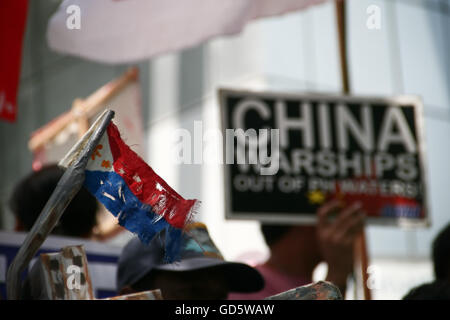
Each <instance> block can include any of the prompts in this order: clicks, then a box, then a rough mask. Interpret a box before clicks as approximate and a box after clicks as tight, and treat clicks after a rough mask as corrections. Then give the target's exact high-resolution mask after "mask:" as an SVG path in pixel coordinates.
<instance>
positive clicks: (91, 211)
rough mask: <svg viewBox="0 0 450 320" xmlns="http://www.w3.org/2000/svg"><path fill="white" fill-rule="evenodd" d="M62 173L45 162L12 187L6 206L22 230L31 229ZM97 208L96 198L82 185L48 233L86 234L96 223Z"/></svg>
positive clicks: (55, 166) (59, 169)
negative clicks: (8, 206) (51, 230)
mask: <svg viewBox="0 0 450 320" xmlns="http://www.w3.org/2000/svg"><path fill="white" fill-rule="evenodd" d="M63 174H64V170H63V169H62V168H60V167H58V166H57V165H48V166H45V167H43V168H42V169H41V170H39V171H36V172H32V173H30V174H29V175H28V176H26V177H25V178H24V179H22V180H21V181H20V182H19V183H18V184H17V186H16V187H15V188H14V191H13V193H12V196H11V198H10V202H9V204H10V208H11V210H12V211H13V213H14V215H15V216H16V217H17V219H18V220H19V221H20V223H21V224H22V225H23V227H24V228H25V230H26V231H29V230H30V229H31V227H32V226H33V224H34V222H35V221H36V220H37V218H38V217H39V214H40V213H41V211H42V209H43V208H44V206H45V204H46V203H47V200H48V199H49V198H50V196H51V194H52V193H53V191H54V190H55V188H56V185H57V184H58V181H59V179H60V178H61V177H62V175H63ZM97 209H98V205H97V200H96V199H95V198H94V197H93V196H92V195H91V194H90V193H89V191H87V190H86V189H85V188H84V187H82V188H81V189H80V191H79V192H78V193H77V194H76V195H75V197H74V198H73V199H72V201H71V202H70V204H69V205H68V207H67V208H66V210H65V211H64V213H63V215H62V216H61V218H60V220H59V223H58V224H57V225H56V227H55V228H54V229H53V232H52V233H53V234H59V235H66V236H73V237H84V236H86V235H88V234H90V233H91V232H92V229H93V228H94V226H95V225H96V224H97Z"/></svg>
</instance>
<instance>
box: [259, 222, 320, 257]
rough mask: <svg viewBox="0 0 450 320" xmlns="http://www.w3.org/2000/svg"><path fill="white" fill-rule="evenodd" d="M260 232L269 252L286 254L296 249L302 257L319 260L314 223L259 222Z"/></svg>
mask: <svg viewBox="0 0 450 320" xmlns="http://www.w3.org/2000/svg"><path fill="white" fill-rule="evenodd" d="M261 232H262V234H263V237H264V240H265V242H266V244H267V246H268V247H269V248H270V251H271V254H274V253H275V251H278V252H279V251H281V250H283V251H285V252H286V253H287V254H289V253H292V252H293V251H296V253H298V254H300V255H301V256H302V257H303V258H306V256H308V257H309V258H310V259H311V262H312V263H313V264H314V263H318V262H320V259H321V256H320V250H319V249H318V243H317V228H316V226H315V225H282V224H269V223H262V224H261Z"/></svg>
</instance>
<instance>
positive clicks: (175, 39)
mask: <svg viewBox="0 0 450 320" xmlns="http://www.w3.org/2000/svg"><path fill="white" fill-rule="evenodd" d="M324 1H326V0H95V1H92V0H65V1H64V2H63V3H62V4H61V6H60V7H59V9H58V10H57V12H56V13H55V14H54V15H53V16H52V17H51V19H50V21H49V24H48V30H47V40H48V44H49V46H50V48H52V49H53V50H55V51H57V52H60V53H65V54H70V55H76V56H80V57H84V58H87V59H90V60H95V61H100V62H106V63H127V62H135V61H139V60H143V59H147V58H150V57H152V56H155V55H158V54H162V53H167V52H170V51H175V50H181V49H184V48H186V47H191V46H194V45H196V44H199V43H201V42H203V41H206V40H208V39H210V38H212V37H214V36H219V35H232V34H236V33H239V32H240V31H241V30H242V28H243V27H244V26H245V24H246V23H247V22H249V21H250V20H253V19H256V18H261V17H267V16H273V15H279V14H283V13H287V12H290V11H295V10H300V9H304V8H306V7H308V6H309V5H312V4H317V3H321V2H324ZM74 5H75V6H78V8H79V9H80V10H79V13H80V15H79V18H80V19H79V20H78V21H79V27H80V28H79V29H77V28H76V27H75V28H73V26H74V25H75V26H77V24H76V23H75V24H74V21H75V20H74V19H77V17H76V14H77V13H76V12H75V11H72V10H74V9H73V8H74V7H73V6H74ZM70 6H72V7H71V8H69V7H70ZM67 8H69V11H67ZM75 9H77V7H75ZM67 12H69V13H67ZM67 21H69V26H71V28H69V27H68V26H67ZM71 23H72V24H71Z"/></svg>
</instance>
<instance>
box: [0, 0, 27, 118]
mask: <svg viewBox="0 0 450 320" xmlns="http://www.w3.org/2000/svg"><path fill="white" fill-rule="evenodd" d="M27 9H28V0H2V1H0V47H1V48H2V49H1V50H0V119H5V120H7V121H10V122H14V121H15V120H16V115H17V87H18V85H19V78H20V64H21V60H22V40H23V35H24V32H25V22H26V18H27Z"/></svg>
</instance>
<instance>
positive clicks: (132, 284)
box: [117, 223, 264, 300]
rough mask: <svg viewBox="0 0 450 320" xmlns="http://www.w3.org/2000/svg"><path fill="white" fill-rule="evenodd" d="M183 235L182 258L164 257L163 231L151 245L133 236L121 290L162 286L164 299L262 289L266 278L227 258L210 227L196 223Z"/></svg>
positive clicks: (211, 297) (221, 295) (119, 285)
mask: <svg viewBox="0 0 450 320" xmlns="http://www.w3.org/2000/svg"><path fill="white" fill-rule="evenodd" d="M186 230H187V232H185V233H184V234H183V238H182V252H181V256H180V260H179V261H176V262H174V263H170V264H168V263H165V261H164V241H162V240H163V238H164V234H163V235H162V236H161V237H155V238H154V239H153V240H152V241H151V242H150V244H149V245H144V244H142V243H141V241H140V240H139V239H138V238H134V239H132V240H130V242H129V243H128V244H127V245H126V246H125V247H124V249H123V251H122V254H121V256H120V258H119V263H118V264H119V265H118V272H117V289H118V292H119V294H130V293H134V292H139V291H146V290H154V289H160V290H161V293H162V296H163V299H166V300H178V299H192V300H197V299H199V300H203V299H208V300H222V299H226V298H227V296H228V294H229V293H230V292H253V291H258V290H261V289H262V287H263V286H264V280H263V278H262V276H261V275H260V273H259V272H258V271H256V270H255V269H254V268H252V267H250V266H248V265H246V264H243V263H235V262H227V261H225V260H224V258H223V256H222V254H221V253H220V251H219V249H217V247H216V246H215V244H214V242H213V240H212V239H211V238H210V236H209V233H208V230H207V227H206V226H205V225H204V224H202V223H193V224H190V225H188V226H187V227H186Z"/></svg>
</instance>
